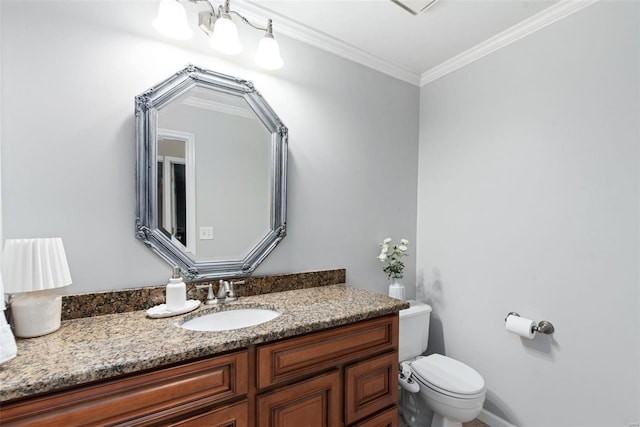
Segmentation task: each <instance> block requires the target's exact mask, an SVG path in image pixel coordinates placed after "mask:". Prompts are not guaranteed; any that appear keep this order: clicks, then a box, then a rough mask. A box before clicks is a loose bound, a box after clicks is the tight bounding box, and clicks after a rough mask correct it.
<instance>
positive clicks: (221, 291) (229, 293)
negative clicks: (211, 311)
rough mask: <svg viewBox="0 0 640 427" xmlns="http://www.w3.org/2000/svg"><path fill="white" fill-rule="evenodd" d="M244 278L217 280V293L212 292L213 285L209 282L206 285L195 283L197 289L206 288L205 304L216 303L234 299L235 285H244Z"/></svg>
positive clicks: (235, 298) (235, 297)
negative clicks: (207, 290)
mask: <svg viewBox="0 0 640 427" xmlns="http://www.w3.org/2000/svg"><path fill="white" fill-rule="evenodd" d="M244 283H245V281H244V280H236V281H232V280H228V281H227V280H220V281H219V282H218V294H217V296H216V294H214V292H213V285H212V284H211V283H209V284H208V285H196V288H198V289H204V288H208V289H209V292H208V293H207V299H206V300H205V302H204V303H205V305H216V304H224V303H225V302H231V301H236V300H237V299H238V296H237V295H236V290H235V287H234V286H235V285H244Z"/></svg>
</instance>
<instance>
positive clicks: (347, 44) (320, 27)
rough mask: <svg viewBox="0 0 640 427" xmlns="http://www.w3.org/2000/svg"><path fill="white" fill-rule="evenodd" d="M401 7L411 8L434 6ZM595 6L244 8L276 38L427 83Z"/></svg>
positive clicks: (292, 2) (276, 4)
mask: <svg viewBox="0 0 640 427" xmlns="http://www.w3.org/2000/svg"><path fill="white" fill-rule="evenodd" d="M400 1H404V2H405V3H408V4H409V7H412V8H421V7H422V6H423V5H425V4H427V3H428V1H426V0H400ZM594 1H595V0H581V1H572V0H438V1H437V2H436V3H434V4H433V5H431V6H430V7H428V8H427V9H426V10H425V11H424V12H422V13H420V14H418V15H416V16H414V15H412V14H411V13H409V12H407V11H406V10H404V9H403V8H401V7H400V6H398V5H397V4H395V3H393V2H392V1H391V0H288V1H283V0H256V1H248V0H247V1H245V2H243V7H244V8H246V7H249V10H247V9H245V10H244V12H247V11H248V12H249V13H250V14H255V15H256V16H261V18H262V19H264V18H265V17H270V18H272V19H273V25H274V34H275V36H276V39H277V37H278V33H280V34H284V35H286V36H289V37H293V38H297V39H300V40H302V41H305V42H307V43H310V44H312V45H316V46H318V47H321V48H324V49H327V50H331V51H333V52H334V53H337V54H339V55H341V56H344V57H347V58H349V59H352V60H355V61H356V62H360V63H363V64H365V65H367V66H370V67H372V68H376V69H379V70H380V71H383V72H385V73H387V74H390V75H394V76H395V77H398V78H400V79H403V80H406V81H409V82H411V83H414V84H425V82H428V81H431V80H433V79H434V78H437V77H438V76H439V75H442V74H443V73H442V72H441V71H442V70H441V69H442V68H443V67H445V66H447V65H449V66H450V65H451V63H452V62H455V61H458V62H460V60H461V59H462V58H463V57H465V56H469V55H470V52H473V51H474V50H478V49H484V50H487V47H488V45H489V44H491V43H493V44H496V43H497V44H498V45H499V44H502V45H504V44H508V43H505V40H506V39H508V38H509V37H511V38H512V39H514V40H515V39H517V38H520V37H523V36H524V35H526V34H529V33H530V32H532V31H535V30H536V29H537V28H534V27H536V26H537V27H542V26H544V25H547V24H548V23H551V22H553V21H555V20H557V19H561V18H562V17H564V16H567V15H568V14H570V13H573V12H574V11H576V10H579V9H580V8H582V7H584V6H586V5H588V4H591V3H593V2H594ZM237 3H238V2H233V1H232V7H234V5H236V4H237ZM412 3H413V4H412ZM510 34H511V35H510ZM514 40H511V41H514ZM509 42H510V41H509ZM498 47H499V46H498ZM498 47H495V48H498ZM493 50H495V49H493ZM485 54H486V52H485ZM283 56H286V53H284V52H283ZM467 59H468V58H467ZM285 61H286V58H285ZM468 62H471V61H470V60H467V62H466V63H468ZM463 65H464V64H463ZM460 66H461V65H460ZM437 74H438V75H437Z"/></svg>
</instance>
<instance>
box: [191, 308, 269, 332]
mask: <svg viewBox="0 0 640 427" xmlns="http://www.w3.org/2000/svg"><path fill="white" fill-rule="evenodd" d="M278 316H280V313H278V312H277V311H274V310H270V309H267V308H242V309H238V310H225V311H217V312H215V313H211V314H206V315H204V316H200V317H196V318H193V319H191V320H187V321H186V322H184V323H183V324H182V325H180V327H181V328H183V329H188V330H190V331H229V330H232V329H240V328H246V327H249V326H255V325H259V324H261V323H264V322H268V321H269V320H273V319H275V318H276V317H278Z"/></svg>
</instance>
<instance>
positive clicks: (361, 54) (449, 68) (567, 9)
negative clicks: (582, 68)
mask: <svg viewBox="0 0 640 427" xmlns="http://www.w3.org/2000/svg"><path fill="white" fill-rule="evenodd" d="M597 1H599V0H560V1H559V2H558V3H556V4H554V5H553V6H550V7H548V8H546V9H544V10H542V11H541V12H539V13H537V14H535V15H533V16H531V17H529V18H527V19H525V20H524V21H522V22H520V23H518V24H516V25H514V26H512V27H510V28H508V29H507V30H505V31H503V32H501V33H499V34H497V35H495V36H493V37H491V38H489V39H487V40H485V41H484V42H482V43H479V44H477V45H476V46H474V47H472V48H471V49H469V50H466V51H465V52H462V53H461V54H459V55H456V56H454V57H453V58H451V59H449V60H447V61H445V62H443V63H441V64H439V65H436V66H435V67H433V68H431V69H430V70H428V71H425V72H424V73H422V74H418V73H415V72H412V71H409V70H407V69H406V68H404V67H402V66H400V65H398V64H396V63H393V62H390V61H387V60H384V59H382V58H379V57H377V56H375V55H371V54H370V53H367V52H365V51H363V50H361V49H358V48H356V47H355V46H353V45H350V44H348V43H345V42H343V41H342V40H339V39H337V38H335V37H332V36H330V35H329V34H326V33H323V32H321V31H317V30H314V29H313V28H310V27H308V26H306V25H303V24H300V23H299V22H297V21H294V20H292V19H290V18H287V17H286V16H283V15H281V14H279V13H276V12H274V11H272V10H270V9H268V8H265V7H262V6H260V5H259V4H258V3H257V2H256V1H250V0H244V1H243V0H237V1H236V2H235V3H234V8H235V9H238V11H239V12H241V13H242V14H244V15H245V16H246V17H247V18H249V19H252V20H255V21H256V22H260V21H263V20H264V15H265V14H267V15H269V16H271V17H277V26H276V30H275V31H276V33H278V34H282V35H285V36H287V37H289V38H292V39H295V40H298V41H301V42H303V43H306V44H309V45H311V46H315V47H317V48H319V49H323V50H326V51H328V52H331V53H333V54H335V55H338V56H341V57H343V58H346V59H348V60H350V61H353V62H357V63H359V64H361V65H364V66H366V67H369V68H372V69H374V70H377V71H380V72H381V73H384V74H388V75H390V76H392V77H395V78H397V79H399V80H403V81H405V82H408V83H411V84H413V85H416V86H424V85H426V84H429V83H431V82H433V81H435V80H437V79H439V78H440V77H443V76H445V75H447V74H449V73H451V72H453V71H455V70H457V69H459V68H462V67H464V66H465V65H468V64H470V63H472V62H474V61H477V60H478V59H480V58H482V57H484V56H486V55H489V54H490V53H492V52H495V51H496V50H498V49H501V48H503V47H505V46H508V45H510V44H511V43H513V42H515V41H518V40H520V39H521V38H523V37H526V36H528V35H529V34H532V33H534V32H536V31H538V30H540V29H542V28H544V27H546V26H547V25H550V24H552V23H554V22H556V21H559V20H561V19H563V18H566V17H567V16H569V15H572V14H573V13H575V12H577V11H579V10H581V9H583V8H585V7H587V6H590V5H592V4H593V3H596V2H597Z"/></svg>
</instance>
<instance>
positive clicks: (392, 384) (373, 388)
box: [344, 352, 398, 424]
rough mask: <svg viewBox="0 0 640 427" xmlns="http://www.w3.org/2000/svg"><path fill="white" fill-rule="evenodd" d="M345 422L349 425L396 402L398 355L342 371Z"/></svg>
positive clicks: (389, 354) (361, 363)
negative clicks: (343, 378) (343, 377)
mask: <svg viewBox="0 0 640 427" xmlns="http://www.w3.org/2000/svg"><path fill="white" fill-rule="evenodd" d="M344 375H345V386H344V395H345V422H346V423H347V424H351V423H353V422H355V421H358V420H359V419H362V418H365V417H368V416H369V415H371V414H373V413H375V412H378V411H379V410H381V409H384V408H385V407H388V406H391V405H395V404H396V403H397V401H398V353H396V352H392V353H387V354H384V355H382V356H378V357H374V358H372V359H368V360H365V361H363V362H360V363H356V364H354V365H351V366H347V367H346V368H345V373H344Z"/></svg>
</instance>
